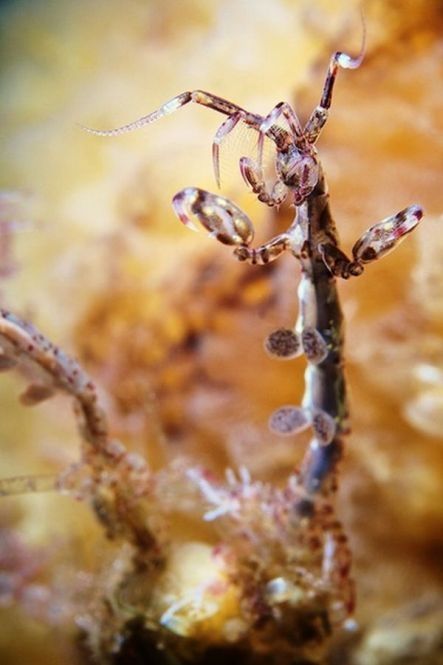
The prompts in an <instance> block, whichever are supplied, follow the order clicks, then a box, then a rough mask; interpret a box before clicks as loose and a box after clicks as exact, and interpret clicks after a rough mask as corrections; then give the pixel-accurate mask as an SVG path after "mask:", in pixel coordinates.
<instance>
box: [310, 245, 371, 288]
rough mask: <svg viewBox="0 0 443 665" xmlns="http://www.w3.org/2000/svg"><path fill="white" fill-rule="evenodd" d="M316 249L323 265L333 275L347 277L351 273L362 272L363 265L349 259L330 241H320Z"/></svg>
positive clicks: (358, 273) (356, 274) (354, 274)
mask: <svg viewBox="0 0 443 665" xmlns="http://www.w3.org/2000/svg"><path fill="white" fill-rule="evenodd" d="M318 250H319V252H320V254H321V256H322V259H323V261H324V263H325V265H326V266H327V267H328V268H329V270H330V271H331V274H332V275H334V277H341V278H342V279H349V277H351V275H353V276H358V275H361V273H362V272H363V266H362V265H361V263H359V262H358V261H351V260H350V259H349V258H348V257H347V256H346V254H345V253H344V252H342V250H341V249H340V248H339V247H337V245H333V244H332V243H321V244H320V245H319V246H318Z"/></svg>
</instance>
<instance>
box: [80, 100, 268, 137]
mask: <svg viewBox="0 0 443 665" xmlns="http://www.w3.org/2000/svg"><path fill="white" fill-rule="evenodd" d="M189 102H193V103H195V104H201V105H202V106H206V107H208V108H210V109H213V110H214V111H218V112H219V113H224V114H225V115H229V116H231V115H235V114H237V113H241V115H242V117H243V120H244V121H245V122H246V123H247V124H248V125H251V126H254V127H257V126H258V125H259V123H260V122H261V120H262V117H261V116H258V115H255V114H254V113H248V112H247V111H245V110H244V109H242V108H241V107H240V106H237V104H233V103H232V102H229V101H227V100H226V99H223V98H222V97H218V96H217V95H213V94H212V93H210V92H204V90H193V91H186V92H182V93H180V94H179V95H176V96H175V97H173V98H172V99H170V100H169V101H167V102H166V103H165V104H162V106H160V107H159V108H158V109H155V110H154V111H152V112H151V113H148V115H144V116H142V117H141V118H138V119H137V120H134V121H133V122H130V123H128V124H127V125H122V126H121V127H115V128H114V129H93V128H91V127H85V126H84V125H80V126H81V128H82V129H84V130H86V131H87V132H89V133H90V134H96V135H97V136H118V135H119V134H126V133H127V132H132V131H133V130H135V129H140V128H141V127H144V126H145V125H150V124H151V123H153V122H156V121H157V120H160V118H164V117H165V116H167V115H171V113H174V111H178V109H180V108H182V106H185V105H186V104H189Z"/></svg>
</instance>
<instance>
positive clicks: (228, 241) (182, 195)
mask: <svg viewBox="0 0 443 665" xmlns="http://www.w3.org/2000/svg"><path fill="white" fill-rule="evenodd" d="M172 206H173V208H174V210H175V212H176V214H177V216H178V218H179V219H180V220H181V221H182V222H183V224H185V225H186V226H189V227H190V228H192V229H193V230H194V231H196V230H197V227H196V225H195V223H194V220H193V217H195V218H196V219H197V221H199V222H200V224H201V225H202V226H203V227H204V228H205V229H207V230H208V231H209V233H210V235H211V236H213V237H214V238H216V240H218V241H219V242H221V243H223V244H224V245H234V246H236V248H235V250H234V254H235V256H236V257H237V259H238V260H239V261H248V262H249V263H252V264H254V265H255V264H259V265H265V264H266V263H269V262H270V261H274V259H276V258H277V257H278V256H280V254H282V252H284V251H285V250H287V249H289V247H290V244H289V236H288V235H287V234H286V233H281V234H279V235H278V236H275V237H274V238H272V239H271V240H270V241H269V242H266V243H264V244H263V245H260V247H257V248H254V247H250V244H251V242H252V240H253V239H254V227H253V226H252V222H251V220H250V219H249V217H248V216H247V215H245V213H244V212H243V211H242V210H241V209H240V208H239V207H238V206H236V205H235V203H232V201H230V200H229V199H227V198H225V197H223V196H219V195H218V194H211V193H210V192H206V191H205V190H203V189H199V188H198V187H186V188H185V189H183V190H181V191H180V192H178V194H176V195H175V196H174V198H173V200H172Z"/></svg>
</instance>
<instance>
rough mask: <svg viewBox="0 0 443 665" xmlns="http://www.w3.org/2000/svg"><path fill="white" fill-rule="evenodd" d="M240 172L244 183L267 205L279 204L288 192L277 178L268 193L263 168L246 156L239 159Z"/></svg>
mask: <svg viewBox="0 0 443 665" xmlns="http://www.w3.org/2000/svg"><path fill="white" fill-rule="evenodd" d="M240 172H241V174H242V176H243V180H244V181H245V182H246V184H247V185H249V186H250V187H251V189H252V191H253V192H254V194H257V196H258V200H259V201H261V202H262V203H266V205H268V206H279V205H280V204H281V203H283V201H284V200H285V198H286V195H287V193H288V188H287V187H286V185H285V184H284V183H283V182H282V181H281V180H277V181H276V183H275V184H274V187H273V188H272V192H271V193H270V194H269V193H268V191H267V189H266V183H265V178H264V175H263V170H262V169H261V168H260V166H259V165H258V164H256V163H255V162H253V161H252V159H249V158H248V157H242V158H241V159H240Z"/></svg>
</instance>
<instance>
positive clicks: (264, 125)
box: [257, 102, 303, 170]
mask: <svg viewBox="0 0 443 665" xmlns="http://www.w3.org/2000/svg"><path fill="white" fill-rule="evenodd" d="M280 116H283V117H284V118H285V120H286V121H287V123H288V125H289V129H290V130H291V135H292V137H293V138H294V139H295V142H297V139H299V138H301V136H302V133H303V132H302V128H301V125H300V121H299V119H298V117H297V114H296V113H295V111H294V109H293V108H292V106H291V105H290V104H288V102H279V103H278V104H276V106H274V108H273V109H272V111H271V112H270V113H268V115H267V116H266V117H265V118H264V119H263V121H262V122H261V124H260V127H259V128H258V131H259V135H258V143H257V149H258V168H259V170H262V168H263V146H264V140H265V136H266V135H267V134H268V132H269V130H270V129H271V127H272V126H273V125H275V124H276V122H277V121H278V119H279V118H280Z"/></svg>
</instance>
